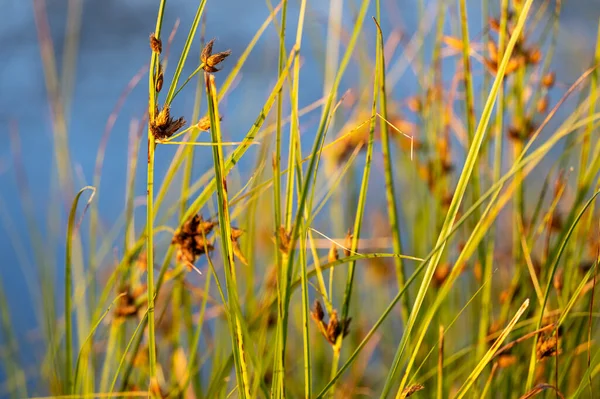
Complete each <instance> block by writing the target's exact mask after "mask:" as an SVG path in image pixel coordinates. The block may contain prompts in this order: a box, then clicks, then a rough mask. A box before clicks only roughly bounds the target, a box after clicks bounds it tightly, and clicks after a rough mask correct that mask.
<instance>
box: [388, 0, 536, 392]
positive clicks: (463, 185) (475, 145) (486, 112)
mask: <svg viewBox="0 0 600 399" xmlns="http://www.w3.org/2000/svg"><path fill="white" fill-rule="evenodd" d="M532 3H533V0H527V1H526V2H525V3H524V4H523V8H522V11H521V14H520V15H519V20H518V22H517V24H516V26H515V29H514V31H513V34H512V36H511V39H510V41H509V43H508V46H507V48H506V52H505V53H504V57H503V58H502V63H501V64H500V67H499V68H498V73H497V75H496V79H495V80H494V84H493V85H492V89H491V91H490V94H489V96H488V98H487V101H486V104H485V107H484V108H483V112H482V115H481V118H480V120H479V125H478V126H477V130H476V131H475V136H474V137H473V141H472V144H471V146H470V148H469V152H468V154H467V159H466V160H465V166H464V168H463V171H462V173H461V175H460V178H459V180H458V183H457V185H456V190H455V192H454V195H453V197H452V202H451V203H450V206H449V208H448V213H447V215H446V219H445V220H444V224H443V226H442V229H441V231H440V234H439V236H438V241H437V244H436V246H438V245H440V244H441V248H440V250H439V251H437V252H436V253H435V255H434V256H433V258H432V259H431V262H430V263H429V265H428V266H427V269H426V270H425V276H424V277H423V281H422V283H421V286H420V287H419V291H418V293H417V297H416V298H415V303H414V304H413V308H412V310H411V313H410V316H409V319H408V323H407V324H406V329H405V331H404V334H403V335H402V339H401V341H400V344H399V345H398V350H397V351H396V355H395V356H394V361H393V363H392V366H391V367H390V371H389V373H388V375H387V378H386V381H385V385H384V388H383V391H382V393H381V398H382V399H383V398H385V397H386V396H387V394H388V393H389V391H390V389H391V388H392V384H393V382H394V381H395V376H396V372H397V370H398V367H399V366H400V361H401V359H402V355H403V353H404V349H405V347H406V345H407V343H408V340H409V338H410V334H411V332H412V329H413V327H414V324H415V321H416V319H417V316H418V314H419V311H420V309H421V306H422V304H423V301H424V300H425V294H426V293H427V290H428V288H429V284H430V283H431V279H432V278H433V274H434V273H435V269H436V268H437V265H438V263H439V262H440V260H441V258H442V254H443V250H444V247H445V245H446V244H445V243H446V239H445V237H446V235H447V233H448V232H449V231H450V230H452V226H453V225H454V220H455V219H456V215H457V214H458V209H459V207H460V204H461V202H462V199H463V196H464V194H465V191H466V189H467V185H468V183H469V180H470V178H471V173H472V172H473V169H474V168H475V165H476V163H477V157H478V155H479V149H480V147H481V144H482V142H483V139H484V138H485V133H486V131H487V126H488V122H489V120H490V117H491V114H492V109H493V107H494V103H495V101H496V96H497V94H498V90H499V88H500V85H501V84H502V81H503V79H504V74H505V71H506V67H507V65H508V62H509V60H510V57H511V55H512V52H513V49H514V47H515V45H516V43H517V40H518V39H519V37H520V35H521V32H522V30H523V27H524V25H525V20H526V18H527V15H528V13H529V9H530V8H531V4H532Z"/></svg>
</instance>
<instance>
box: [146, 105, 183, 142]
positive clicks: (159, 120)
mask: <svg viewBox="0 0 600 399" xmlns="http://www.w3.org/2000/svg"><path fill="white" fill-rule="evenodd" d="M183 126H185V119H183V118H178V119H173V118H171V112H170V109H169V106H168V105H165V106H164V107H163V108H162V109H161V110H160V111H159V110H158V108H156V110H155V111H154V120H153V121H151V122H150V130H151V131H152V134H153V135H154V137H155V138H156V139H157V140H159V141H160V140H165V139H168V138H169V137H171V136H172V135H174V134H175V132H177V131H178V130H179V129H181V128H182V127H183Z"/></svg>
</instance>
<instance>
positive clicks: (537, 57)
mask: <svg viewBox="0 0 600 399" xmlns="http://www.w3.org/2000/svg"><path fill="white" fill-rule="evenodd" d="M541 60H542V51H541V50H540V49H539V48H537V47H534V48H532V49H530V50H529V51H527V52H526V53H525V62H526V63H527V64H528V65H537V64H539V63H540V61H541Z"/></svg>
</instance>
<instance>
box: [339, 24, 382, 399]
mask: <svg viewBox="0 0 600 399" xmlns="http://www.w3.org/2000/svg"><path fill="white" fill-rule="evenodd" d="M374 21H375V25H376V26H377V39H376V46H375V48H376V56H375V60H376V62H375V74H374V75H375V76H374V82H373V101H372V104H371V120H370V123H369V141H368V143H367V150H366V156H365V157H366V158H365V166H364V169H363V176H362V181H361V186H360V191H359V194H358V204H357V207H356V216H355V219H354V228H353V232H352V244H351V247H350V250H351V252H352V253H356V252H357V249H358V240H359V239H360V231H361V228H362V222H363V216H364V213H365V207H366V203H367V192H368V189H369V178H370V176H371V161H372V158H373V143H374V140H375V121H376V115H375V114H376V112H377V100H378V97H379V94H380V90H381V89H382V88H381V86H380V85H381V81H380V78H381V76H382V75H384V74H385V72H384V71H383V69H384V68H385V62H384V60H383V34H382V32H381V28H380V26H379V24H378V22H377V20H375V19H374ZM355 267H356V261H351V262H349V263H348V275H347V279H346V288H345V290H344V300H343V302H342V312H341V321H342V323H346V322H347V320H348V313H349V309H350V299H351V298H352V289H353V285H354V274H355ZM343 339H344V332H343V331H342V333H341V334H340V335H339V336H338V338H337V341H336V343H335V346H334V348H333V351H334V355H333V361H332V367H331V377H332V378H333V376H335V374H336V373H337V367H338V364H339V359H340V354H341V350H342V343H343ZM334 393H335V385H334V386H333V387H332V389H331V396H332V397H333V395H334Z"/></svg>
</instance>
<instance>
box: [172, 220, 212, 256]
mask: <svg viewBox="0 0 600 399" xmlns="http://www.w3.org/2000/svg"><path fill="white" fill-rule="evenodd" d="M214 227H215V222H212V221H207V220H204V219H203V218H202V216H200V215H195V216H193V217H191V218H190V219H189V220H187V221H186V222H185V223H184V224H183V225H182V226H181V227H180V228H179V230H177V232H176V233H175V235H174V236H173V241H172V242H173V244H175V245H177V246H178V250H177V260H178V261H180V262H184V263H190V264H193V263H194V262H196V260H197V259H198V257H200V256H201V255H204V254H205V253H206V251H207V250H208V251H209V252H210V251H212V250H213V249H214V247H213V245H212V242H211V240H210V239H208V238H207V236H208V235H209V234H210V233H211V232H212V230H213V228H214Z"/></svg>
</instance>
